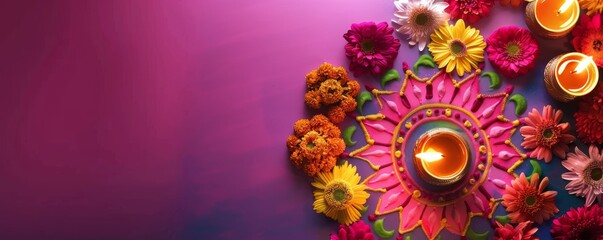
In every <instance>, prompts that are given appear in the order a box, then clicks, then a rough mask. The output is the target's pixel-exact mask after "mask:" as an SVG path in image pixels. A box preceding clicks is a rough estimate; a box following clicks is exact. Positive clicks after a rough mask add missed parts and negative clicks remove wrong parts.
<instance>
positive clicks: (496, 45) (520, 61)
mask: <svg viewBox="0 0 603 240" xmlns="http://www.w3.org/2000/svg"><path fill="white" fill-rule="evenodd" d="M486 42H487V43H488V47H487V48H486V52H487V53H488V59H489V60H490V63H492V66H494V67H495V68H496V69H497V70H498V71H499V72H500V73H502V74H503V75H504V76H506V77H508V78H515V77H518V76H519V75H523V74H526V73H527V72H528V71H530V70H532V69H533V68H534V65H535V63H536V58H537V57H538V53H539V48H538V42H536V38H534V36H532V33H530V31H529V30H527V29H525V28H519V27H515V26H510V27H502V28H499V29H497V30H496V31H494V33H492V35H490V37H489V38H488V39H487V40H486Z"/></svg>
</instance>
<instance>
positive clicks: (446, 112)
mask: <svg viewBox="0 0 603 240" xmlns="http://www.w3.org/2000/svg"><path fill="white" fill-rule="evenodd" d="M444 115H446V117H450V116H452V109H450V108H446V110H445V111H444Z"/></svg>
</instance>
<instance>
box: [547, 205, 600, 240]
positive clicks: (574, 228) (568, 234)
mask: <svg viewBox="0 0 603 240" xmlns="http://www.w3.org/2000/svg"><path fill="white" fill-rule="evenodd" d="M551 235H553V237H554V239H556V240H575V239H580V240H590V239H594V240H601V239H603V208H601V207H599V206H596V205H594V206H590V207H580V208H578V210H576V209H574V208H572V209H570V210H569V211H568V212H567V213H566V214H565V215H563V216H561V217H559V218H557V219H555V220H554V221H553V226H551Z"/></svg>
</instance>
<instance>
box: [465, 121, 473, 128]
mask: <svg viewBox="0 0 603 240" xmlns="http://www.w3.org/2000/svg"><path fill="white" fill-rule="evenodd" d="M464 125H465V127H467V128H470V127H472V126H473V124H471V123H470V122H469V120H467V121H465V123H464Z"/></svg>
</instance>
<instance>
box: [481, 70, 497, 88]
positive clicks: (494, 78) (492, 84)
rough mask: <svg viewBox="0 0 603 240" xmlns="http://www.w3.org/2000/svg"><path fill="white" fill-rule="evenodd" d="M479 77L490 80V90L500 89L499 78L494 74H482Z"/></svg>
mask: <svg viewBox="0 0 603 240" xmlns="http://www.w3.org/2000/svg"><path fill="white" fill-rule="evenodd" d="M481 77H488V78H490V90H494V89H498V88H499V87H500V77H498V74H496V73H495V72H484V73H482V75H481Z"/></svg>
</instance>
